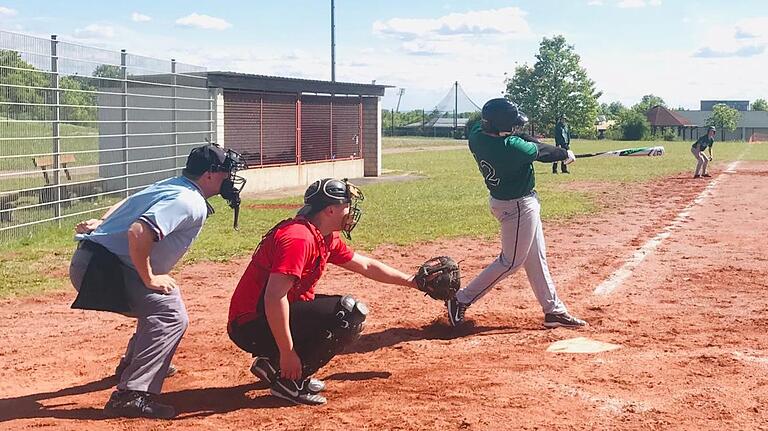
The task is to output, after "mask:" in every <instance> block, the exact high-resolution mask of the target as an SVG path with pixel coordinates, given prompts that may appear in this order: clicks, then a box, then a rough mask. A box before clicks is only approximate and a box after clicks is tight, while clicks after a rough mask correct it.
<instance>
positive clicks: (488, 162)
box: [469, 121, 538, 200]
mask: <svg viewBox="0 0 768 431" xmlns="http://www.w3.org/2000/svg"><path fill="white" fill-rule="evenodd" d="M469 150H470V151H472V155H473V156H474V157H475V161H476V162H477V167H478V168H480V172H481V173H482V174H483V177H484V178H485V186H486V187H488V191H490V192H491V196H492V197H494V198H495V199H501V200H510V199H517V198H520V197H523V196H525V195H527V194H529V193H531V191H533V187H534V186H535V185H536V179H535V178H534V174H533V162H534V161H535V160H536V157H537V155H538V148H537V146H536V144H535V143H533V142H528V141H525V140H523V139H522V138H520V137H518V136H507V137H501V136H490V135H487V134H485V133H483V129H482V127H481V126H480V122H479V121H478V122H477V123H476V124H475V125H474V126H472V127H471V129H470V131H469Z"/></svg>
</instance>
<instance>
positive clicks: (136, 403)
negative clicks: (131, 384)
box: [104, 391, 176, 419]
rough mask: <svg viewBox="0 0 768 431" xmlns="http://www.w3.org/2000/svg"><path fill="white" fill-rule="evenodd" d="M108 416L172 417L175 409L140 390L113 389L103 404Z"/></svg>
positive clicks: (174, 414)
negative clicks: (105, 403)
mask: <svg viewBox="0 0 768 431" xmlns="http://www.w3.org/2000/svg"><path fill="white" fill-rule="evenodd" d="M104 413H105V414H106V415H107V416H109V417H126V418H150V419H172V418H174V417H175V416H176V409H174V408H173V407H172V406H169V405H167V404H161V403H158V402H157V401H154V400H153V395H152V394H150V393H148V392H141V391H115V392H112V395H111V396H110V397H109V401H107V405H105V406H104Z"/></svg>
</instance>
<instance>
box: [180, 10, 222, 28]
mask: <svg viewBox="0 0 768 431" xmlns="http://www.w3.org/2000/svg"><path fill="white" fill-rule="evenodd" d="M176 24H178V25H180V26H184V27H195V28H201V29H204V30H226V29H228V28H230V27H232V24H230V23H229V22H227V21H226V20H225V19H222V18H216V17H213V16H208V15H202V14H198V13H191V14H189V15H187V16H185V17H181V18H179V19H177V20H176Z"/></svg>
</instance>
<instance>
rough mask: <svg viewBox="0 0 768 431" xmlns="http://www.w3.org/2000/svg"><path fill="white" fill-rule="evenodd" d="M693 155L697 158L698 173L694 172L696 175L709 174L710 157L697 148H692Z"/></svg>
mask: <svg viewBox="0 0 768 431" xmlns="http://www.w3.org/2000/svg"><path fill="white" fill-rule="evenodd" d="M691 154H693V157H695V158H696V162H697V163H696V172H694V173H693V174H694V175H699V174H701V175H704V174H706V173H707V165H709V157H707V155H706V154H704V152H703V151H701V150H699V149H698V148H696V147H691Z"/></svg>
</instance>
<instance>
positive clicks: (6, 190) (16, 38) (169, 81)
mask: <svg viewBox="0 0 768 431" xmlns="http://www.w3.org/2000/svg"><path fill="white" fill-rule="evenodd" d="M213 103H214V102H213V99H212V97H211V94H210V92H209V91H208V86H207V77H206V74H205V69H204V68H201V67H197V66H192V65H187V64H182V63H178V62H176V61H175V60H170V61H166V60H159V59H155V58H150V57H143V56H138V55H133V54H129V53H127V52H126V51H125V50H123V51H120V52H117V51H109V50H104V49H100V48H94V47H88V46H83V45H78V44H73V43H68V42H63V41H59V40H58V39H57V37H56V36H51V38H50V39H43V38H38V37H32V36H27V35H23V34H18V33H11V32H6V31H1V30H0V242H6V241H10V240H13V239H16V238H20V237H24V236H29V235H32V234H33V233H34V232H35V231H37V230H38V229H44V228H46V227H50V226H52V225H55V224H61V223H62V221H63V220H65V219H72V220H71V222H72V223H74V222H76V221H77V220H79V219H81V218H89V217H92V216H98V215H100V214H101V213H102V212H103V211H104V210H105V209H106V208H108V207H109V206H110V205H112V204H113V203H115V202H117V201H119V200H120V199H122V198H124V197H126V196H128V195H130V194H132V193H135V192H137V191H139V190H141V189H143V188H144V187H146V186H148V185H150V184H152V183H154V182H156V181H159V180H161V179H164V178H168V177H171V176H175V175H178V174H179V173H180V171H181V169H182V168H183V167H184V162H185V160H186V156H187V155H188V154H189V151H190V150H191V149H192V148H193V147H195V146H198V145H201V144H203V143H205V141H206V140H214V133H215V127H214V116H213V115H214V112H213Z"/></svg>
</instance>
